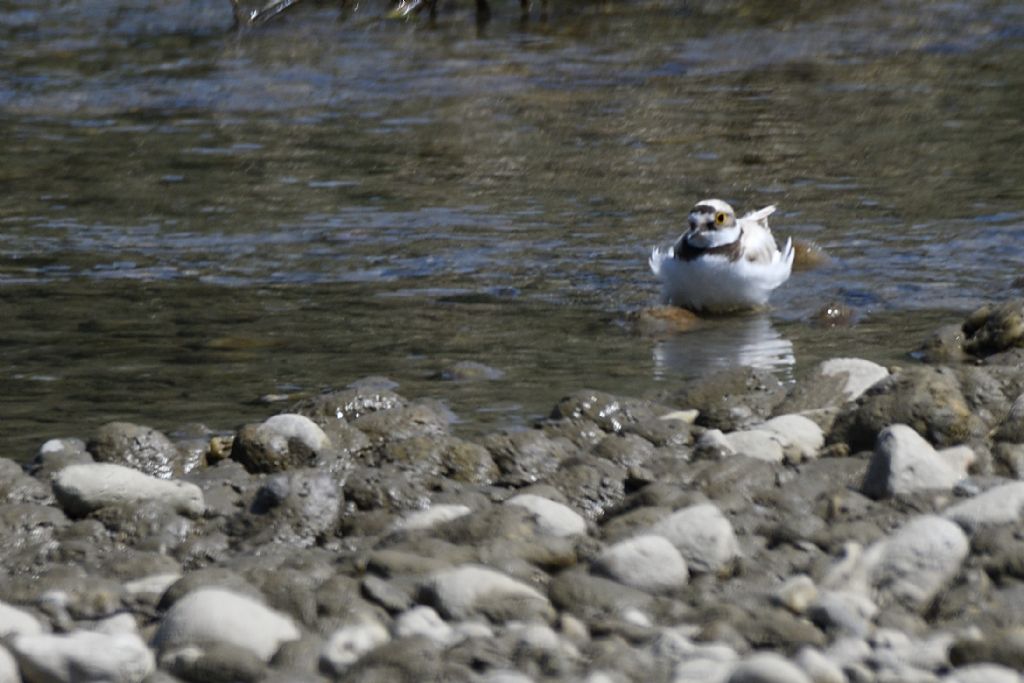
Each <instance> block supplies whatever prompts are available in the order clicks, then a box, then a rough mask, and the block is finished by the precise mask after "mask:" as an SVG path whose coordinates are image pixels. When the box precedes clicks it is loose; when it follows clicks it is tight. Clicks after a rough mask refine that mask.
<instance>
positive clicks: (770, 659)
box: [727, 652, 811, 683]
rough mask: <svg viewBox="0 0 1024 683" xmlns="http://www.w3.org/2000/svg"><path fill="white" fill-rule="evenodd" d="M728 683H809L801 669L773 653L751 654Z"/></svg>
mask: <svg viewBox="0 0 1024 683" xmlns="http://www.w3.org/2000/svg"><path fill="white" fill-rule="evenodd" d="M727 680H728V682H729V683H811V679H810V678H808V677H807V674H805V673H804V672H803V669H801V668H800V667H798V666H797V665H796V664H794V663H792V662H791V661H789V660H788V659H786V658H785V657H783V656H781V655H777V654H775V653H774V652H759V653H757V654H753V655H751V656H749V657H747V658H746V659H744V660H743V661H742V662H740V663H739V664H738V665H736V668H735V669H733V671H732V674H731V675H730V676H729V678H728V679H727Z"/></svg>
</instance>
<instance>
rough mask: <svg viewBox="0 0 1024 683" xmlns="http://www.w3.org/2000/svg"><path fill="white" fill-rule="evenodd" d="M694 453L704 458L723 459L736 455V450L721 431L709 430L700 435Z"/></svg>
mask: <svg viewBox="0 0 1024 683" xmlns="http://www.w3.org/2000/svg"><path fill="white" fill-rule="evenodd" d="M694 452H695V453H698V454H700V456H701V457H704V458H723V457H728V456H732V455H736V449H734V448H733V447H732V444H730V443H729V439H727V438H725V434H724V433H722V430H721V429H709V430H707V431H706V432H704V433H703V434H701V435H700V438H699V439H697V443H696V444H695V446H694Z"/></svg>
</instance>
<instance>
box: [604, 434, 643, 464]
mask: <svg viewBox="0 0 1024 683" xmlns="http://www.w3.org/2000/svg"><path fill="white" fill-rule="evenodd" d="M593 454H594V455H596V456H597V457H599V458H605V459H606V460H611V461H612V462H613V463H615V464H617V465H619V466H621V467H637V466H642V465H644V464H645V463H647V462H648V461H649V460H651V458H653V457H654V455H655V451H654V445H653V444H652V443H651V442H650V441H648V440H647V439H645V438H643V437H641V436H637V435H636V434H608V435H606V436H605V437H604V438H603V439H601V441H600V443H598V444H597V446H595V447H594V450H593Z"/></svg>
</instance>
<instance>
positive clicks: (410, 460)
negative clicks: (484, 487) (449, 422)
mask: <svg viewBox="0 0 1024 683" xmlns="http://www.w3.org/2000/svg"><path fill="white" fill-rule="evenodd" d="M378 452H379V454H380V457H381V460H382V461H385V462H389V463H392V464H394V465H396V466H398V467H400V468H401V469H403V470H409V471H415V472H420V473H422V474H423V475H425V476H436V477H442V476H443V477H448V478H450V479H454V480H455V481H461V482H467V483H473V484H489V483H491V482H492V481H494V480H495V479H496V478H497V477H498V474H499V470H498V467H497V465H495V464H494V461H493V460H492V459H491V455H490V453H489V452H488V451H487V449H486V448H484V447H483V446H480V445H479V444H475V443H471V442H469V441H464V440H462V439H459V438H456V437H454V436H449V435H447V434H445V435H440V436H412V437H410V438H407V439H402V440H400V441H393V442H390V443H386V444H385V445H384V446H383V447H382V448H381V449H379V451H378Z"/></svg>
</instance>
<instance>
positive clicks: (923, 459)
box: [861, 424, 974, 498]
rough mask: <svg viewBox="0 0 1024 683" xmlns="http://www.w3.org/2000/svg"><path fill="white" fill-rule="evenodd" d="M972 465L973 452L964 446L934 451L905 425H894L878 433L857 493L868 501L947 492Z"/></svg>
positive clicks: (964, 475) (965, 474)
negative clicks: (921, 492)
mask: <svg viewBox="0 0 1024 683" xmlns="http://www.w3.org/2000/svg"><path fill="white" fill-rule="evenodd" d="M973 462H974V452H973V451H972V450H971V449H970V448H968V447H967V446H956V447H953V448H947V449H944V450H942V451H936V450H935V449H934V448H932V445H931V444H930V443H928V442H927V441H925V440H924V439H923V438H922V437H921V435H920V434H918V433H917V432H915V431H914V430H913V429H911V428H910V427H908V426H907V425H902V424H894V425H891V426H889V427H886V428H885V429H883V430H882V431H881V432H880V433H879V434H878V440H877V442H876V443H875V451H874V453H873V454H872V456H871V462H870V463H869V465H868V471H867V473H866V474H865V475H864V482H863V484H862V485H861V491H863V492H864V493H865V494H866V495H869V496H871V497H872V498H885V497H888V496H895V495H903V494H909V493H914V492H917V491H928V490H947V491H948V490H950V489H952V488H953V485H954V484H956V483H957V482H958V481H960V480H961V479H963V478H964V477H966V476H967V469H968V467H970V465H971V464H972V463H973Z"/></svg>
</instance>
